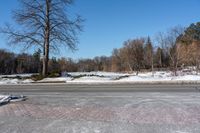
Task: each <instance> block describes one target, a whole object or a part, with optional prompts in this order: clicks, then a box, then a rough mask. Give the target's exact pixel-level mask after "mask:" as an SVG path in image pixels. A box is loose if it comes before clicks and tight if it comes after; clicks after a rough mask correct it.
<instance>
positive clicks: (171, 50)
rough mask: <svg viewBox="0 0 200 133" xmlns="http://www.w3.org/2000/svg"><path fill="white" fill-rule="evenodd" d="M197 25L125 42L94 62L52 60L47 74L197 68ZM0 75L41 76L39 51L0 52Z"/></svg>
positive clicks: (199, 34)
mask: <svg viewBox="0 0 200 133" xmlns="http://www.w3.org/2000/svg"><path fill="white" fill-rule="evenodd" d="M199 29H200V23H196V24H191V25H190V26H189V27H187V28H183V27H180V26H177V27H174V28H172V29H170V30H168V31H167V32H165V33H159V34H157V35H156V37H155V38H154V41H152V40H151V38H150V37H141V38H135V39H130V40H127V41H125V42H124V44H123V46H122V47H121V48H118V49H114V50H113V52H112V55H111V56H109V57H106V56H100V57H95V58H93V59H79V60H73V59H71V58H59V59H57V58H55V57H53V58H52V59H50V60H49V63H48V66H49V72H50V73H51V72H55V73H61V72H63V71H67V72H76V71H80V72H83V71H85V72H89V71H112V72H136V74H138V73H139V71H141V70H145V71H154V70H163V69H164V70H166V69H168V70H172V71H173V72H174V75H176V74H177V73H176V72H177V70H178V69H181V68H184V67H185V66H196V68H197V69H196V70H197V72H198V70H199V64H200V52H199V51H200V30H199ZM0 57H1V58H0V74H13V73H41V68H42V57H41V51H40V50H38V51H36V52H35V53H34V54H33V55H29V54H14V53H11V52H8V51H6V50H0Z"/></svg>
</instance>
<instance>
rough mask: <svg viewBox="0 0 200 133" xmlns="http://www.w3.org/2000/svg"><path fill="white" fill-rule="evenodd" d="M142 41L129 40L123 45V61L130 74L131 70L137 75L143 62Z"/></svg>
mask: <svg viewBox="0 0 200 133" xmlns="http://www.w3.org/2000/svg"><path fill="white" fill-rule="evenodd" d="M143 46H144V39H143V38H141V39H135V40H129V41H126V42H125V43H124V49H125V55H126V56H125V57H126V58H125V60H126V63H127V65H128V67H129V68H130V71H131V72H132V71H133V69H134V70H135V71H136V75H138V73H139V71H140V69H141V67H142V64H143V60H144V48H143Z"/></svg>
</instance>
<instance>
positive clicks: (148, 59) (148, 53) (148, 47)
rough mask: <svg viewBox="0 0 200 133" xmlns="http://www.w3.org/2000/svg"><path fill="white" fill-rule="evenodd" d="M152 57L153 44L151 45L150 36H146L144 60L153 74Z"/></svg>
mask: <svg viewBox="0 0 200 133" xmlns="http://www.w3.org/2000/svg"><path fill="white" fill-rule="evenodd" d="M153 57H154V54H153V46H152V43H151V39H150V37H148V38H147V40H146V44H145V47H144V61H145V65H146V67H147V68H148V69H149V68H150V67H151V71H152V75H153V69H154V61H153V59H154V58H153Z"/></svg>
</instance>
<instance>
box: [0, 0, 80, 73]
mask: <svg viewBox="0 0 200 133" xmlns="http://www.w3.org/2000/svg"><path fill="white" fill-rule="evenodd" d="M19 1H20V3H21V8H20V9H18V10H15V11H14V12H13V16H14V20H15V21H16V22H17V23H18V24H19V25H20V26H21V29H17V30H14V29H12V28H11V27H10V26H6V27H5V28H3V29H2V30H1V31H2V32H3V33H5V34H7V35H8V39H9V42H10V43H11V44H24V46H25V48H30V47H32V46H35V47H40V48H41V49H43V70H42V74H43V75H44V76H46V75H47V73H48V61H49V52H50V51H52V50H56V51H58V50H59V47H61V46H67V47H68V48H69V49H71V50H75V49H76V43H77V42H78V39H77V34H78V33H79V32H80V31H81V27H82V26H81V22H82V21H83V20H82V19H81V18H80V16H76V17H74V18H70V16H69V15H68V14H67V7H68V6H69V5H70V4H72V2H73V0H19Z"/></svg>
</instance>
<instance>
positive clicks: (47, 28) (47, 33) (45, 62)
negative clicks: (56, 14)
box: [42, 0, 51, 76]
mask: <svg viewBox="0 0 200 133" xmlns="http://www.w3.org/2000/svg"><path fill="white" fill-rule="evenodd" d="M50 5H51V0H46V25H45V43H44V51H43V52H44V57H43V71H42V75H43V76H47V74H48V62H49V43H50V42H49V36H50V19H49V15H50V14H49V12H50Z"/></svg>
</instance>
